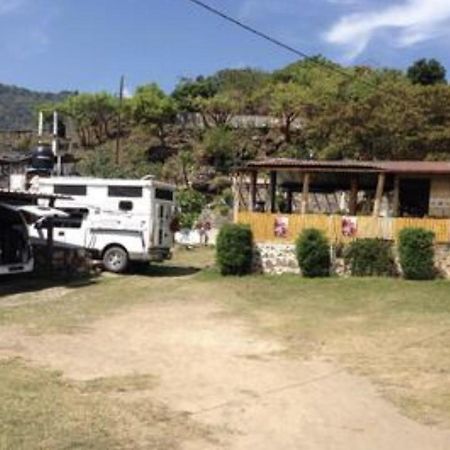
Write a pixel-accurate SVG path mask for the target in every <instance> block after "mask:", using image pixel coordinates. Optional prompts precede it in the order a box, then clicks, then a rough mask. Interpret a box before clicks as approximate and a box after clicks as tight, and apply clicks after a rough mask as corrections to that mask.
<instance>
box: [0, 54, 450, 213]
mask: <svg viewBox="0 0 450 450" xmlns="http://www.w3.org/2000/svg"><path fill="white" fill-rule="evenodd" d="M53 107H54V105H50V106H49V112H50V111H51V109H52V108H53ZM57 108H58V109H59V110H60V111H61V112H62V113H64V114H65V116H66V117H70V118H71V121H72V122H73V123H74V124H75V129H76V133H77V137H78V141H79V143H80V156H81V158H82V164H81V165H80V169H81V170H82V172H83V173H85V174H88V175H99V176H109V177H112V176H116V177H122V176H132V177H140V176H143V175H145V174H148V173H152V174H154V175H156V176H157V177H159V178H162V179H165V180H167V181H170V182H173V183H176V184H177V185H178V186H180V187H184V188H186V189H187V190H188V191H189V190H190V191H189V192H191V193H192V196H191V197H189V198H187V199H186V201H187V202H191V201H192V202H193V203H194V204H195V205H197V206H198V205H199V203H201V202H202V199H200V198H198V197H197V196H196V194H195V195H194V191H195V193H198V192H200V193H202V194H204V195H206V196H208V197H209V198H210V199H211V198H215V199H217V198H219V199H220V202H219V203H220V204H222V205H226V204H227V203H229V201H230V191H229V187H230V177H229V175H230V169H231V168H232V167H233V166H236V165H240V164H243V163H245V161H247V160H250V159H255V158H261V157H267V156H270V157H296V158H315V159H343V158H352V159H358V160H374V159H378V160H381V159H419V160H421V159H450V87H449V85H448V83H447V81H446V71H445V69H444V67H442V65H440V64H439V62H437V61H435V60H421V61H418V62H416V63H415V64H413V65H412V66H411V67H410V69H409V70H408V71H407V72H400V71H397V70H390V69H373V68H370V67H350V68H344V67H341V66H338V65H336V64H334V63H333V62H331V61H328V60H326V59H324V58H322V57H315V58H311V59H306V60H303V61H299V62H296V63H294V64H291V65H289V66H287V67H285V68H282V69H280V70H276V71H274V72H271V73H267V72H263V71H260V70H254V69H240V70H223V71H220V72H218V73H216V74H214V75H212V76H208V77H203V76H199V77H197V78H195V79H183V80H181V82H180V83H179V85H178V86H176V88H175V89H174V91H173V92H172V93H165V92H164V91H163V90H162V89H161V88H160V87H159V86H157V85H156V84H153V83H150V84H147V85H143V86H140V87H138V88H137V90H136V92H135V93H134V95H133V97H132V98H128V99H125V100H124V102H123V104H122V105H120V104H119V100H118V98H117V97H116V96H113V95H110V94H107V93H95V94H92V93H91V94H79V95H76V96H71V97H68V98H67V99H65V100H64V101H63V102H61V103H59V104H58V105H57ZM119 113H120V117H121V123H122V126H121V128H120V130H121V132H120V134H121V136H120V137H121V142H122V145H121V151H120V153H119V154H117V153H116V138H117V137H118V130H119V127H118V117H119ZM0 116H1V115H0ZM191 188H193V191H192V190H191Z"/></svg>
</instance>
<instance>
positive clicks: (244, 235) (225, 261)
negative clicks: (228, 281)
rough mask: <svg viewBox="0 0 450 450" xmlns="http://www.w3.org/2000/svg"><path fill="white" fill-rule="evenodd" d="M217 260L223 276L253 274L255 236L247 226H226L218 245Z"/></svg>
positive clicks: (221, 232) (223, 228)
mask: <svg viewBox="0 0 450 450" xmlns="http://www.w3.org/2000/svg"><path fill="white" fill-rule="evenodd" d="M216 259H217V264H218V265H219V268H220V272H221V274H222V275H246V274H248V273H250V272H251V269H252V260H253V234H252V231H251V230H250V227H248V226H246V225H230V224H229V225H224V226H223V227H222V229H221V230H220V233H219V236H218V238H217V244H216Z"/></svg>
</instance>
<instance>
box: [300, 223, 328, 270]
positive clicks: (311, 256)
mask: <svg viewBox="0 0 450 450" xmlns="http://www.w3.org/2000/svg"><path fill="white" fill-rule="evenodd" d="M296 253H297V260H298V264H299V266H300V268H301V269H302V273H303V275H304V276H305V277H308V278H316V277H328V276H329V275H330V265H331V258H330V246H329V244H328V240H327V238H326V237H325V235H324V234H323V233H322V232H321V231H319V230H316V229H313V228H312V229H307V230H304V231H303V232H302V233H301V234H300V236H299V237H298V240H297V246H296Z"/></svg>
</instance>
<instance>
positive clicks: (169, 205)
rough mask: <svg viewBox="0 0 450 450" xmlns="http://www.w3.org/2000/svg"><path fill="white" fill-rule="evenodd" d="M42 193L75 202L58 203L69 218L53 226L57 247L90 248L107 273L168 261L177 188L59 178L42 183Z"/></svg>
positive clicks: (138, 182) (143, 182) (140, 182)
mask: <svg viewBox="0 0 450 450" xmlns="http://www.w3.org/2000/svg"><path fill="white" fill-rule="evenodd" d="M38 190H39V193H42V194H57V195H64V196H67V197H70V198H71V199H70V200H67V199H65V200H56V202H55V205H54V207H55V208H58V209H60V210H62V211H64V212H66V213H68V214H69V217H68V218H64V219H57V220H56V221H55V222H54V240H55V242H58V243H59V244H66V245H71V246H72V245H75V246H79V247H83V248H85V249H87V250H88V251H89V253H90V254H91V256H92V257H93V258H94V259H99V260H102V262H103V265H104V267H105V269H106V270H109V271H111V272H123V271H124V270H125V269H126V268H127V266H128V264H129V262H131V261H141V262H145V261H162V260H164V259H167V258H169V257H170V252H171V248H172V246H173V242H174V238H173V230H172V229H171V228H172V221H173V218H174V214H175V187H174V186H172V185H169V184H165V183H161V182H158V181H155V180H153V179H145V180H118V179H97V178H79V177H55V178H41V179H39V181H38ZM33 232H34V231H33ZM39 232H40V233H42V232H43V230H40V231H39Z"/></svg>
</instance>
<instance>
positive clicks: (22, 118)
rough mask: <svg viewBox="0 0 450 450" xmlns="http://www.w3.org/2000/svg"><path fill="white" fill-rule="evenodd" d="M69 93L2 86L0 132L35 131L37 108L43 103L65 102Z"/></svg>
mask: <svg viewBox="0 0 450 450" xmlns="http://www.w3.org/2000/svg"><path fill="white" fill-rule="evenodd" d="M68 95H70V93H69V92H61V93H59V94H52V93H47V92H34V91H30V90H28V89H23V88H19V87H16V86H8V85H5V84H0V130H17V129H34V128H35V127H36V117H35V111H36V108H37V107H38V106H39V105H41V104H42V103H48V102H60V101H63V100H64V99H65V98H67V96H68Z"/></svg>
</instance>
